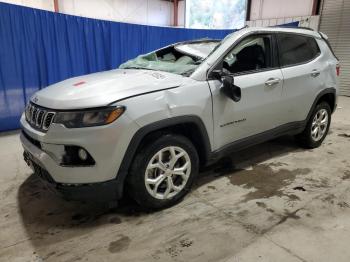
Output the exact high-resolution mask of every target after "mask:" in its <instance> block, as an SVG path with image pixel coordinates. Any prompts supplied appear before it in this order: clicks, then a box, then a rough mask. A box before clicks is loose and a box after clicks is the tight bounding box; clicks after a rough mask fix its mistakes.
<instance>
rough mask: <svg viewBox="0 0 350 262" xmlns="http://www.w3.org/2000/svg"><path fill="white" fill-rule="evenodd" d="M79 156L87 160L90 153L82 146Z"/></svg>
mask: <svg viewBox="0 0 350 262" xmlns="http://www.w3.org/2000/svg"><path fill="white" fill-rule="evenodd" d="M78 156H79V158H80V159H81V160H83V161H86V159H87V158H88V153H87V152H86V151H85V150H84V149H82V148H80V149H79V150H78Z"/></svg>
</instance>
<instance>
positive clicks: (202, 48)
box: [119, 40, 219, 75]
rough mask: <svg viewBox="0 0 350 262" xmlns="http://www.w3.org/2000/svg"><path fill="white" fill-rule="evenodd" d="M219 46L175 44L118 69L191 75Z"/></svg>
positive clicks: (131, 61)
mask: <svg viewBox="0 0 350 262" xmlns="http://www.w3.org/2000/svg"><path fill="white" fill-rule="evenodd" d="M218 44H219V42H218V41H214V40H213V41H205V42H192V43H191V42H190V43H182V44H175V45H172V46H168V47H165V48H163V49H159V50H157V51H155V52H151V53H148V54H144V55H139V56H138V57H136V58H134V59H131V60H129V61H127V62H125V63H123V64H121V65H120V66H119V68H120V69H148V70H159V71H165V72H170V73H175V74H180V75H189V74H191V73H192V72H193V71H194V70H195V69H196V68H197V67H198V66H199V65H200V64H201V63H202V62H203V60H204V59H205V58H206V57H207V56H208V55H209V54H210V53H211V52H212V51H213V50H214V48H215V47H216V46H217V45H218Z"/></svg>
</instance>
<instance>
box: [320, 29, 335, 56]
mask: <svg viewBox="0 0 350 262" xmlns="http://www.w3.org/2000/svg"><path fill="white" fill-rule="evenodd" d="M318 33H319V34H320V36H321V38H322V39H323V40H324V41H325V42H326V44H327V45H328V48H329V49H330V50H331V52H332V54H333V55H334V57H335V58H336V59H337V60H338V61H339V58H338V57H337V56H336V55H335V53H334V51H333V48H332V46H331V44H330V43H329V41H328V36H327V35H326V34H325V33H322V32H318Z"/></svg>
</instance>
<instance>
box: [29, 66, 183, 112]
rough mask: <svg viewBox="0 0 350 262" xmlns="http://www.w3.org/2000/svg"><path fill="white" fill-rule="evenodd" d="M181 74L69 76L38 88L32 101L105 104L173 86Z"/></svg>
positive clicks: (54, 105) (143, 72) (78, 105)
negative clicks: (40, 88)
mask: <svg viewBox="0 0 350 262" xmlns="http://www.w3.org/2000/svg"><path fill="white" fill-rule="evenodd" d="M183 81H184V77H183V76H181V75H176V74H171V73H166V72H160V71H150V70H132V69H127V70H121V69H115V70H111V71H105V72H100V73H94V74H90V75H84V76H79V77H74V78H70V79H67V80H64V81H62V82H59V83H56V84H54V85H51V86H48V87H46V88H44V89H42V90H40V91H38V92H37V93H36V94H35V95H34V96H33V97H32V98H31V101H32V102H34V103H35V104H38V105H40V106H43V107H47V108H51V109H81V108H92V107H100V106H106V105H108V104H110V103H112V102H114V101H117V100H121V99H124V98H127V97H131V96H135V95H139V94H143V93H148V92H153V91H158V90H162V89H167V88H171V87H176V86H179V85H181V84H182V82H183Z"/></svg>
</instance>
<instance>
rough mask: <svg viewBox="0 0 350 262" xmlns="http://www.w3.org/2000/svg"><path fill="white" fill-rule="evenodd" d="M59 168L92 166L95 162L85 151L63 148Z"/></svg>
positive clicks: (69, 147) (71, 147) (70, 147)
mask: <svg viewBox="0 0 350 262" xmlns="http://www.w3.org/2000/svg"><path fill="white" fill-rule="evenodd" d="M64 151H65V153H64V155H63V157H62V162H61V166H92V165H95V160H94V159H93V158H92V156H91V155H90V154H89V152H88V151H87V150H85V149H84V148H82V147H79V146H64Z"/></svg>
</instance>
